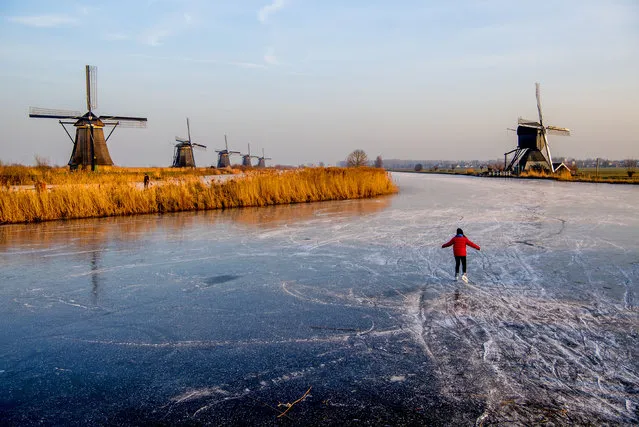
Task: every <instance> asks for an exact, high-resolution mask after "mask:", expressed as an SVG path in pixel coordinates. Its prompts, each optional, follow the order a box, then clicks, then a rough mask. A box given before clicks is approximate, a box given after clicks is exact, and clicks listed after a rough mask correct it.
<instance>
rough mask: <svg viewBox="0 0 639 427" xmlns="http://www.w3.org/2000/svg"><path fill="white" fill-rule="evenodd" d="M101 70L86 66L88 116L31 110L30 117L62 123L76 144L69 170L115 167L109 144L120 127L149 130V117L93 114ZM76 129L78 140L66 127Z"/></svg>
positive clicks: (78, 113) (75, 112)
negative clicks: (70, 126)
mask: <svg viewBox="0 0 639 427" xmlns="http://www.w3.org/2000/svg"><path fill="white" fill-rule="evenodd" d="M97 77H98V75H97V68H96V67H94V66H91V65H87V66H86V91H87V109H88V110H89V111H88V112H86V113H85V114H84V115H82V113H81V112H79V111H68V110H53V109H47V108H35V107H30V108H29V117H34V118H46V119H58V121H59V123H60V124H61V125H62V128H63V129H64V131H65V132H66V133H67V135H68V136H69V138H70V139H71V141H72V142H73V151H72V152H71V158H70V159H69V163H68V165H69V167H70V168H71V169H77V168H78V167H81V168H82V169H86V168H87V167H88V166H91V170H95V168H96V166H98V165H104V166H112V165H113V160H111V155H110V154H109V149H108V148H107V145H106V143H107V141H108V140H109V137H111V134H113V131H114V130H115V128H116V127H117V126H120V127H146V121H147V120H146V118H145V117H125V116H114V115H106V114H105V115H102V116H97V115H96V114H95V113H94V112H93V110H94V109H97V108H98V105H97V104H98V103H97V101H98V97H97V82H98V79H97ZM65 125H73V126H75V128H76V131H75V139H73V138H72V137H71V134H70V133H69V131H68V130H67V128H66V127H65ZM106 126H113V129H111V132H109V134H108V135H107V137H106V139H105V138H104V127H106Z"/></svg>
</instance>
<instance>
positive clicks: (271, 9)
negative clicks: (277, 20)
mask: <svg viewBox="0 0 639 427" xmlns="http://www.w3.org/2000/svg"><path fill="white" fill-rule="evenodd" d="M284 4H285V1H284V0H273V3H271V4H269V5H266V6H264V7H262V8H261V9H260V10H259V12H257V19H258V20H259V21H260V22H261V23H265V22H266V21H267V20H268V17H269V15H270V14H272V13H275V12H277V11H278V10H280V9H281V8H283V7H284Z"/></svg>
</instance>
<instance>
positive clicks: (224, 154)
mask: <svg viewBox="0 0 639 427" xmlns="http://www.w3.org/2000/svg"><path fill="white" fill-rule="evenodd" d="M224 146H225V147H226V148H225V149H223V150H215V152H216V153H217V167H218V168H225V167H229V166H231V158H230V155H231V154H242V153H240V152H239V151H229V143H228V140H227V139H226V134H224Z"/></svg>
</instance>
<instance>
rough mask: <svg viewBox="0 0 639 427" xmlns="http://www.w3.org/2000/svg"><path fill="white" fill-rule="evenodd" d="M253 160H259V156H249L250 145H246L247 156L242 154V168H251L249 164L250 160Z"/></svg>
mask: <svg viewBox="0 0 639 427" xmlns="http://www.w3.org/2000/svg"><path fill="white" fill-rule="evenodd" d="M252 158H255V159H259V158H260V157H259V156H251V144H249V145H248V154H243V155H242V166H248V167H252V166H253V165H252V164H251V159H252Z"/></svg>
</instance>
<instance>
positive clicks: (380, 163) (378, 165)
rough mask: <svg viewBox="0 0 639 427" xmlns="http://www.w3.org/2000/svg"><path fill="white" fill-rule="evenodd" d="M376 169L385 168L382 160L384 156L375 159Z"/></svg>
mask: <svg viewBox="0 0 639 427" xmlns="http://www.w3.org/2000/svg"><path fill="white" fill-rule="evenodd" d="M375 167H376V168H383V167H384V161H383V160H382V156H377V158H376V159H375Z"/></svg>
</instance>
